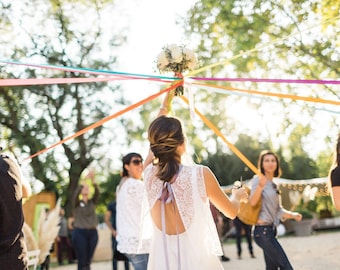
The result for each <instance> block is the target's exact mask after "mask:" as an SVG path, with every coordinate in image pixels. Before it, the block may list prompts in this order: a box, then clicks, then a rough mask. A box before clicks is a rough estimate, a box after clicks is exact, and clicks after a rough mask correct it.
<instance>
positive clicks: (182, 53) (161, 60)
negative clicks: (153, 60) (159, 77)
mask: <svg viewBox="0 0 340 270" xmlns="http://www.w3.org/2000/svg"><path fill="white" fill-rule="evenodd" d="M196 67H198V59H197V56H196V54H195V53H194V52H193V51H191V50H189V49H188V48H186V47H185V46H184V45H181V46H178V45H176V44H171V45H167V46H164V47H163V50H162V51H161V53H160V54H159V55H158V57H157V68H158V69H159V71H160V72H161V73H162V72H169V71H170V72H174V73H175V76H177V77H180V78H181V77H182V73H183V72H184V71H187V70H193V69H194V68H196ZM175 94H176V95H177V96H178V95H183V86H179V87H177V88H176V93H175Z"/></svg>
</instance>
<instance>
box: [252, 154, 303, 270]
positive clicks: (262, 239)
mask: <svg viewBox="0 0 340 270" xmlns="http://www.w3.org/2000/svg"><path fill="white" fill-rule="evenodd" d="M258 170H259V175H258V176H255V177H254V178H253V179H252V184H251V186H252V188H251V193H250V204H251V205H253V206H255V205H256V204H257V202H258V201H259V200H260V198H261V197H262V206H261V210H260V213H259V216H258V219H257V223H256V225H255V228H254V240H255V242H256V244H257V245H258V246H259V247H260V248H262V250H263V255H264V260H265V263H266V269H267V270H278V269H280V270H292V269H293V267H292V265H291V264H290V262H289V260H288V257H287V255H286V253H285V251H284V250H283V248H282V246H281V245H280V243H279V241H278V240H277V238H276V226H277V225H279V223H280V220H282V221H284V220H286V219H295V220H296V221H300V220H301V219H302V216H301V214H300V213H297V212H291V211H288V210H286V209H284V208H283V207H282V206H281V204H280V192H279V191H278V189H277V186H276V184H275V177H280V175H281V169H280V163H279V159H278V157H277V156H276V155H275V154H274V153H273V152H270V151H268V150H264V151H262V152H261V154H260V156H259V160H258Z"/></svg>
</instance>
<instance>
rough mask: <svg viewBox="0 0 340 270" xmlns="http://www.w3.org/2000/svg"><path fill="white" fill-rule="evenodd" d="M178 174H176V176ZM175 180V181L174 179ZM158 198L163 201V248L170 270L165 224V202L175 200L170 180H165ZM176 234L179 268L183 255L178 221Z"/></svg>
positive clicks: (167, 267) (167, 266)
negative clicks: (181, 253)
mask: <svg viewBox="0 0 340 270" xmlns="http://www.w3.org/2000/svg"><path fill="white" fill-rule="evenodd" d="M176 176H177V175H175V177H176ZM173 182H174V181H173ZM158 199H159V200H160V201H161V218H162V235H163V248H164V253H165V263H166V269H167V270H170V266H169V255H168V247H167V241H166V224H165V204H168V203H170V202H175V197H174V192H173V190H172V187H171V184H170V183H169V182H164V185H163V188H162V191H161V194H160V196H159V197H158ZM173 208H174V211H175V212H176V209H175V205H174V204H173ZM176 221H177V219H176ZM176 234H177V252H178V262H177V263H178V268H177V269H178V270H180V269H181V255H180V245H179V235H178V227H177V222H176Z"/></svg>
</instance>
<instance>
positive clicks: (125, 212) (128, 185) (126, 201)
mask: <svg viewBox="0 0 340 270" xmlns="http://www.w3.org/2000/svg"><path fill="white" fill-rule="evenodd" d="M122 162H123V172H122V180H121V181H120V184H119V186H118V187H117V192H116V195H117V206H116V207H117V216H116V224H117V238H116V239H117V249H118V251H120V252H121V253H123V254H124V255H125V256H126V257H127V258H128V259H129V261H130V262H131V264H132V265H133V267H134V269H135V270H146V269H147V263H148V258H149V254H148V253H149V242H148V241H147V240H140V218H141V211H142V201H143V192H144V184H143V182H142V180H141V179H142V173H143V159H142V156H141V155H140V154H138V153H129V154H127V155H126V156H124V157H123V159H122Z"/></svg>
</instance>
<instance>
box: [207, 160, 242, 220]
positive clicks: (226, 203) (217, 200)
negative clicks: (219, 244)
mask: <svg viewBox="0 0 340 270" xmlns="http://www.w3.org/2000/svg"><path fill="white" fill-rule="evenodd" d="M203 175H204V182H205V188H206V191H207V195H208V197H209V200H210V201H211V203H212V204H213V205H214V206H216V208H217V209H218V210H220V211H221V212H222V213H223V214H224V215H225V216H226V217H228V218H231V219H234V218H235V217H236V215H237V214H238V211H239V209H240V202H241V201H246V200H247V199H248V194H247V192H246V190H245V189H244V188H239V189H233V191H232V195H233V198H232V199H230V198H229V197H228V196H227V195H226V194H225V193H224V191H223V190H222V189H221V187H220V184H219V183H218V181H217V179H216V177H215V175H214V174H213V173H212V172H211V170H210V169H209V168H208V167H203Z"/></svg>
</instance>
